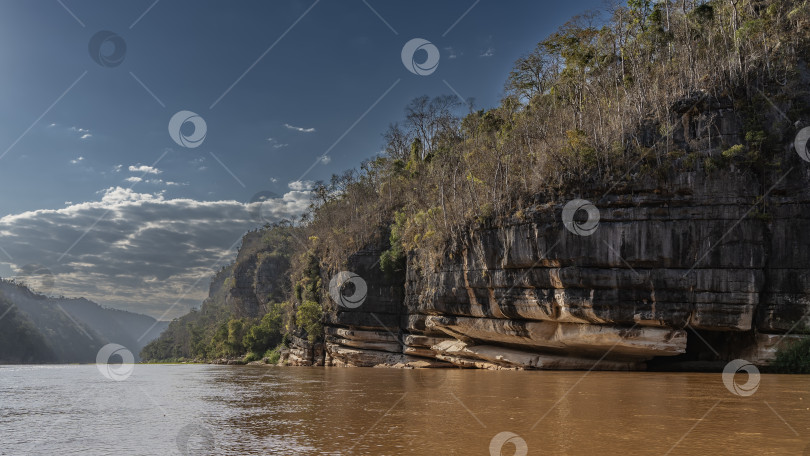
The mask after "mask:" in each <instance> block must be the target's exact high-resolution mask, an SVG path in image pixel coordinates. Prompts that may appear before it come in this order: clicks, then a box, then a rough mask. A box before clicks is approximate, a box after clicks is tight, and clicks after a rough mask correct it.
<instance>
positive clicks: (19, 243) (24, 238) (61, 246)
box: [0, 182, 312, 318]
mask: <svg viewBox="0 0 810 456" xmlns="http://www.w3.org/2000/svg"><path fill="white" fill-rule="evenodd" d="M311 185H312V183H311V182H298V183H295V184H294V185H293V183H291V185H290V188H291V191H289V192H287V193H286V194H284V195H283V196H282V197H280V198H272V199H269V200H267V201H265V202H263V203H253V204H260V205H261V214H262V216H263V217H264V218H265V220H263V221H257V220H255V218H254V216H255V211H254V212H252V211H250V210H249V209H251V206H250V205H249V204H246V203H242V202H238V201H232V200H227V201H199V200H193V199H188V198H175V199H167V198H166V197H165V194H164V193H163V192H155V193H137V192H135V191H133V190H132V189H127V188H122V187H111V188H108V189H105V190H103V191H101V192H99V193H100V195H101V198H100V200H99V201H90V202H83V203H76V204H70V203H68V205H67V207H64V208H62V209H56V210H50V209H42V210H37V211H30V212H23V213H20V214H12V215H7V216H5V217H2V218H0V245H2V246H3V248H4V249H5V250H6V251H8V253H9V254H10V255H11V256H12V257H13V258H14V260H13V261H12V262H11V263H13V266H14V269H17V270H19V268H20V267H22V266H23V265H26V264H34V263H36V264H41V265H43V266H45V267H47V268H48V269H49V270H50V271H51V272H52V273H53V274H54V288H53V290H51V291H50V293H51V294H55V295H59V294H64V295H66V296H84V297H87V298H88V299H92V300H94V301H96V302H98V303H100V304H102V305H106V306H110V307H115V308H121V309H127V310H131V311H133V312H142V313H148V314H150V315H153V316H155V317H160V316H162V315H163V313H164V312H165V311H166V310H168V309H169V307H170V306H171V305H172V304H173V303H175V302H179V304H178V306H177V307H175V308H174V309H173V311H172V312H171V313H169V314H168V315H166V316H165V318H173V317H176V316H178V315H180V314H183V313H185V312H186V311H187V310H188V308H189V307H190V306H198V305H199V304H200V302H201V300H202V299H204V298H205V296H206V295H207V292H208V278H209V277H210V276H211V275H212V274H213V272H214V271H215V270H216V269H217V268H218V267H219V266H220V265H223V264H227V263H229V262H230V261H232V260H233V258H234V255H235V249H234V248H231V247H232V246H233V247H235V246H236V245H237V244H238V242H237V241H238V240H239V239H240V238H241V236H242V234H244V233H245V232H246V231H247V230H249V229H252V228H255V227H256V226H258V225H261V224H263V223H264V221H274V220H281V219H283V218H298V216H299V215H300V214H301V213H303V212H304V211H306V209H307V206H308V204H309V200H310V196H311V194H310V192H309V190H308V188H309V187H310V186H311ZM293 187H295V189H293ZM87 230H89V231H87ZM82 236H83V237H82ZM80 237H81V240H80V241H79V242H78V243H76V244H75V246H74V247H73V248H72V249H70V250H69V252H68V253H66V254H64V256H63V253H64V252H66V251H67V250H68V248H69V247H70V246H71V245H72V244H73V243H74V242H75V241H76V240H77V239H79V238H80ZM62 256H63V257H62ZM60 257H62V258H61V261H58V260H57V259H60Z"/></svg>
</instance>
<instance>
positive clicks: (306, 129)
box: [284, 123, 315, 133]
mask: <svg viewBox="0 0 810 456" xmlns="http://www.w3.org/2000/svg"><path fill="white" fill-rule="evenodd" d="M284 128H288V129H290V130H295V131H299V132H301V133H314V132H315V128H314V127H312V128H304V127H295V126H292V125H290V124H288V123H285V124H284Z"/></svg>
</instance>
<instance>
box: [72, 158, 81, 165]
mask: <svg viewBox="0 0 810 456" xmlns="http://www.w3.org/2000/svg"><path fill="white" fill-rule="evenodd" d="M83 161H84V157H79V158H74V159H73V160H71V161H70V163H72V164H74V165H78V164H79V163H81V162H83Z"/></svg>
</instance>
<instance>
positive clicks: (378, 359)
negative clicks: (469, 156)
mask: <svg viewBox="0 0 810 456" xmlns="http://www.w3.org/2000/svg"><path fill="white" fill-rule="evenodd" d="M685 106H687V107H682V108H678V107H676V111H678V110H680V113H679V114H678V116H679V117H678V120H680V125H681V126H682V128H680V129H679V130H678V131H677V132H676V134H675V140H676V145H679V144H680V145H683V146H684V147H687V145H688V144H693V145H694V144H695V143H694V141H695V140H696V138H706V136H707V135H709V136H710V137H709V139H708V142H707V141H703V142H701V143H700V145H701V147H703V150H704V152H703V153H700V154H699V155H698V157H699V160H698V161H697V162H696V164H695V165H693V166H692V168H693V170H688V169H687V170H684V168H685V167H683V166H681V167H680V168H679V170H678V171H675V170H674V169H673V170H669V171H666V172H662V173H658V176H657V177H654V178H653V177H647V178H638V177H637V178H634V179H631V180H630V181H629V182H624V183H620V184H618V185H616V186H615V187H614V188H611V189H607V191H605V189H600V190H599V191H597V190H596V189H584V190H583V191H582V194H580V195H576V198H582V199H586V200H589V201H590V202H591V203H593V204H594V205H595V206H596V208H597V209H598V214H599V224H598V227H596V229H595V230H594V231H593V233H592V234H590V235H587V236H585V235H578V234H575V233H574V232H572V231H571V230H568V229H566V227H565V226H564V223H563V219H562V218H563V214H562V213H563V208H564V206H565V204H566V203H567V202H568V200H566V201H548V202H547V203H545V204H538V205H537V206H535V207H534V208H532V209H531V210H528V211H522V212H521V213H520V214H519V216H518V215H515V216H512V217H511V218H507V219H502V220H498V221H495V222H490V223H489V224H486V225H484V226H479V227H476V228H474V229H471V230H470V231H469V232H468V233H467V235H466V237H464V238H463V239H461V240H459V241H458V242H456V243H455V244H454V245H452V246H448V249H447V251H446V253H445V254H444V256H443V258H442V259H441V261H439V262H438V264H435V265H432V266H430V267H424V265H423V264H422V262H420V261H419V252H414V253H411V254H410V257H409V261H408V269H407V272H406V273H405V274H404V276H402V277H394V278H386V277H384V276H383V275H382V273H381V272H380V270H379V266H378V264H377V260H378V258H379V254H380V252H379V251H375V250H368V251H363V252H358V253H357V254H355V255H354V256H353V257H352V258H350V259H349V262H348V263H349V264H348V270H349V271H352V272H353V273H355V274H357V275H359V276H360V277H362V278H363V279H364V280H365V282H366V283H367V285H368V295H367V297H366V300H365V301H364V302H363V304H362V305H361V306H360V307H358V308H355V309H347V308H343V307H340V306H337V305H335V304H334V303H333V308H332V309H331V310H330V311H329V312H328V313H327V318H326V323H325V324H326V329H325V336H324V337H325V344H324V348H323V355H322V357H320V358H319V359H314V358H310V359H309V360H307V361H304V362H310V363H316V364H318V363H325V364H327V365H330V364H331V365H356V366H370V365H399V366H438V365H455V366H460V367H483V368H493V369H501V368H545V369H565V368H569V369H590V368H592V367H594V366H595V368H596V369H617V370H626V369H643V368H645V367H647V366H663V365H666V364H667V363H668V362H670V363H671V362H675V361H678V362H723V361H727V360H731V359H735V358H744V359H747V360H749V361H751V362H753V363H755V364H760V365H763V364H767V363H768V362H769V361H770V360H771V359H772V358H773V356H774V353H775V348H776V345H777V344H778V343H780V342H784V341H786V340H790V339H793V338H797V337H803V336H802V335H801V334H802V333H803V332H804V333H806V332H807V328H810V318H808V317H807V315H808V313H810V238H809V237H808V236H807V235H806V233H807V227H808V226H810V185H809V184H810V164H809V163H806V162H804V161H802V160H801V159H800V158H799V157H798V155H797V154H796V153H795V152H794V151H792V150H791V149H790V147H789V146H788V145H785V147H784V151H779V152H778V153H777V155H780V154H781V155H782V159H781V163H780V166H778V167H776V168H767V169H759V170H752V169H740V168H738V167H737V166H735V165H734V164H731V165H728V166H726V167H724V168H722V169H717V170H714V171H712V172H707V171H706V170H704V169H702V167H703V165H702V164H703V160H704V158H705V157H709V156H717V155H719V153H720V151H721V150H722V149H723V148H724V147H727V145H728V144H734V143H739V142H740V141H741V139H740V137H741V135H742V131H741V127H740V121H739V118H738V116H736V115H735V113H734V112H733V110H732V109H731V107H730V106H729V105H727V104H723V103H718V102H708V101H707V102H705V103H703V105H701V103H699V102H698V103H691V104H687V105H685ZM696 106H697V107H696ZM711 132H714V133H713V135H714V137H713V138H711V135H712V133H711ZM790 139H792V138H790ZM787 142H788V141H786V144H787ZM687 150H688V149H687ZM687 168H688V167H687ZM648 175H649V174H648ZM573 198H574V196H572V197H571V198H570V199H573ZM570 199H569V200H570ZM575 220H580V219H575ZM418 265H422V266H418ZM329 279H330V278H329V277H324V278H323V280H324V283H328V281H329ZM787 333H789V334H788V335H786V334H787ZM302 355H303V356H304V357H307V355H305V354H302ZM597 361H598V363H597Z"/></svg>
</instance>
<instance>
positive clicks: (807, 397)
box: [0, 365, 810, 456]
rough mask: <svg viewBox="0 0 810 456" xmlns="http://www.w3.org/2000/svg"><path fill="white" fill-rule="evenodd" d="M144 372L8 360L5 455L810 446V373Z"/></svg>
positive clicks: (3, 374)
mask: <svg viewBox="0 0 810 456" xmlns="http://www.w3.org/2000/svg"><path fill="white" fill-rule="evenodd" d="M131 367H132V369H131V372H127V373H126V374H127V375H128V376H126V378H123V377H124V376H121V377H122V378H118V380H119V381H116V380H115V379H110V378H107V377H113V378H117V377H114V376H110V375H108V376H106V377H105V376H104V375H102V373H103V372H102V371H100V370H99V369H97V368H96V366H95V365H89V366H88V365H83V366H73V365H72V366H0V442H2V443H1V444H0V454H3V455H28V454H47V455H60V456H64V455H171V454H175V455H179V454H225V455H259V454H261V455H266V454H279V455H399V454H417V455H465V456H466V455H491V454H496V455H497V454H502V455H509V456H511V455H513V454H517V455H540V454H544V455H546V454H554V455H557V454H570V455H576V454H583V455H585V454H587V455H595V454H621V455H636V454H638V455H665V454H672V455H675V454H694V455H704V454H758V455H762V454H769V455H770V454H774V455H776V454H799V455H801V454H810V376H777V375H762V376H761V378H760V380H759V383H758V385H757V386H758V387H757V389H756V391H752V390H750V389H749V391H747V392H743V393H742V394H748V393H750V392H753V394H751V395H748V396H743V395H737V394H734V393H732V392H731V391H732V390H733V387H732V389H728V388H727V387H726V386H725V385H724V383H723V381H722V379H721V376H720V374H693V373H641V372H632V373H606V372H591V373H586V372H545V371H543V372H537V371H536V372H514V371H482V370H456V369H453V370H443V369H430V370H398V369H368V368H355V369H351V368H300V367H297V368H294V367H263V366H210V365H133V366H131ZM740 375H743V376H744V374H740ZM738 377H739V375H738ZM745 380H746V379H745V378H742V379H738V383H740V384H743V383H745Z"/></svg>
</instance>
